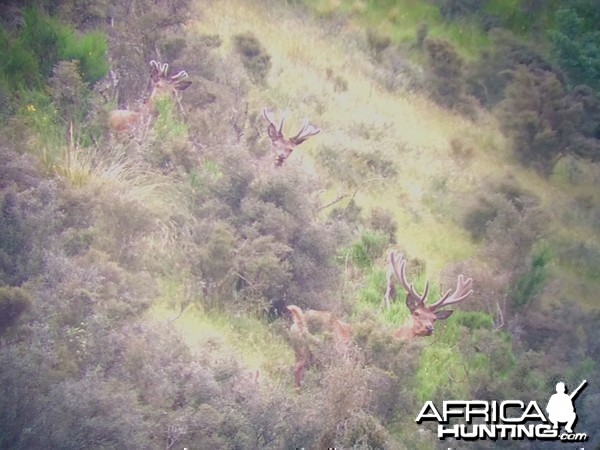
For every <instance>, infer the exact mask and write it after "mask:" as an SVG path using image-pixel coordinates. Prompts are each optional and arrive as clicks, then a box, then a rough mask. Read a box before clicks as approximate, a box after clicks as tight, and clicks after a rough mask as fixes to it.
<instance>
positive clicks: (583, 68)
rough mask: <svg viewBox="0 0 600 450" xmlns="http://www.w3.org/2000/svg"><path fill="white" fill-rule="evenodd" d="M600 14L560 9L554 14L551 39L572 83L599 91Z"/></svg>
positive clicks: (573, 9)
mask: <svg viewBox="0 0 600 450" xmlns="http://www.w3.org/2000/svg"><path fill="white" fill-rule="evenodd" d="M599 19H600V14H599V13H596V14H593V13H592V14H589V11H585V13H580V12H578V11H577V10H576V9H575V8H561V9H559V10H557V11H556V12H555V14H554V27H553V29H552V30H550V32H549V34H550V40H551V42H552V44H553V45H554V52H555V54H556V57H557V59H558V61H559V63H560V65H561V67H562V68H563V69H564V70H565V72H567V74H568V75H569V78H570V80H571V81H572V82H573V84H587V85H589V86H592V87H593V88H595V89H596V90H598V89H600V81H599V80H600V31H598V29H597V23H598V20H599Z"/></svg>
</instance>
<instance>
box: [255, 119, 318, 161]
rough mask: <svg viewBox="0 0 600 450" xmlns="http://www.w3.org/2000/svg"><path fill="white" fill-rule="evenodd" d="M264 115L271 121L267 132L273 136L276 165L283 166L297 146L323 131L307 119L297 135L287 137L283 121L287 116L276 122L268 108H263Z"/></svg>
mask: <svg viewBox="0 0 600 450" xmlns="http://www.w3.org/2000/svg"><path fill="white" fill-rule="evenodd" d="M262 115H263V117H264V118H265V120H266V121H267V122H268V123H269V125H268V127H267V133H268V135H269V138H271V143H272V144H273V148H274V150H275V167H281V166H283V163H285V161H286V160H287V159H288V158H289V156H290V155H291V154H292V152H293V151H294V150H295V149H296V147H298V146H299V145H300V144H302V143H303V142H305V141H306V140H307V139H308V138H310V137H312V136H315V135H317V134H319V133H320V132H321V129H320V128H318V127H315V126H314V125H311V124H309V123H308V120H306V119H305V120H304V123H303V124H302V127H301V128H300V131H298V133H297V134H296V135H295V136H293V137H291V138H289V139H286V138H285V137H284V136H283V122H284V120H285V118H284V117H283V116H282V117H281V120H280V121H279V124H276V123H275V116H274V114H273V113H272V112H271V111H269V110H268V109H267V108H263V110H262Z"/></svg>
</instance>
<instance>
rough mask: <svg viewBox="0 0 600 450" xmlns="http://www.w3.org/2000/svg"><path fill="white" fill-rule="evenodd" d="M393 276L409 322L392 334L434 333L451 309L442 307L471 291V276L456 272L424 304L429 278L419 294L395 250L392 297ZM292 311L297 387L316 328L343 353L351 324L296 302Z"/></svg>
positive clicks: (390, 272)
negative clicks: (401, 292)
mask: <svg viewBox="0 0 600 450" xmlns="http://www.w3.org/2000/svg"><path fill="white" fill-rule="evenodd" d="M394 275H395V277H396V278H397V279H398V281H399V282H400V283H401V284H402V286H403V287H404V289H405V290H406V292H407V296H406V306H407V307H408V309H409V311H410V314H411V318H410V320H409V322H408V323H407V324H406V325H404V326H402V327H400V328H399V329H398V330H397V331H396V332H395V333H394V338H396V339H400V340H410V339H414V338H417V337H422V336H430V335H431V333H433V329H434V323H435V322H436V321H437V320H444V319H447V318H448V317H450V315H451V314H452V313H453V311H452V310H448V309H442V308H445V307H447V306H450V305H455V304H457V303H459V302H462V301H464V300H466V299H467V297H469V295H471V293H472V292H473V289H471V286H472V283H473V279H472V278H465V277H464V276H463V275H462V274H461V275H459V276H458V281H457V284H456V288H455V289H448V291H446V293H445V294H444V295H442V297H441V298H440V299H439V300H437V301H436V302H434V303H433V304H431V305H426V304H425V300H426V299H427V294H428V293H429V282H427V283H426V285H425V289H424V291H423V294H419V293H418V292H417V291H416V289H415V288H414V286H413V285H412V284H411V283H409V282H408V281H407V279H406V259H405V258H404V257H403V256H402V255H398V254H397V253H396V252H391V253H390V255H389V270H388V287H387V291H386V297H387V298H388V300H391V297H393V296H394V294H393V291H394V287H393V281H392V278H393V276H394ZM287 308H288V310H289V311H290V312H291V313H292V319H293V324H292V326H291V328H290V336H291V340H292V346H293V348H294V355H295V358H296V363H295V367H294V380H295V386H296V388H299V387H300V385H301V384H302V380H303V378H304V372H305V371H306V369H308V368H309V367H310V366H311V365H313V364H314V360H315V356H314V352H313V349H314V348H317V347H318V345H315V335H316V333H318V332H323V331H324V332H326V333H328V334H330V335H331V337H332V343H333V345H334V346H335V349H336V350H337V352H338V353H343V352H344V351H345V349H347V347H348V344H349V343H350V337H351V333H352V330H351V327H350V325H348V324H347V323H345V322H342V321H341V320H339V319H338V318H337V317H335V316H334V315H333V314H332V313H331V312H329V311H315V310H307V311H302V309H300V308H299V307H298V306H295V305H290V306H288V307H287Z"/></svg>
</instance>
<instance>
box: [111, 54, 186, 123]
mask: <svg viewBox="0 0 600 450" xmlns="http://www.w3.org/2000/svg"><path fill="white" fill-rule="evenodd" d="M168 71H169V65H168V64H167V63H160V62H158V61H155V60H152V61H150V83H151V84H152V91H151V92H150V96H149V97H148V100H146V102H145V103H144V104H143V105H142V106H141V107H140V108H139V109H138V110H131V109H116V110H114V111H111V112H110V114H109V115H108V126H109V127H110V129H111V130H112V131H114V132H116V133H122V132H125V131H131V130H133V129H135V128H136V127H137V126H138V125H139V124H141V123H142V122H143V121H144V120H145V118H147V117H150V116H151V115H152V114H154V113H155V112H156V108H155V102H156V100H157V99H158V98H160V97H162V96H165V95H176V93H177V91H183V90H184V89H187V88H188V87H189V86H190V84H192V82H191V81H187V80H186V78H187V77H188V74H187V72H186V71H185V70H180V71H179V72H177V73H176V74H175V75H168Z"/></svg>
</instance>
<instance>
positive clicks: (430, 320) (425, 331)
mask: <svg viewBox="0 0 600 450" xmlns="http://www.w3.org/2000/svg"><path fill="white" fill-rule="evenodd" d="M389 263H390V265H391V269H392V272H393V273H394V275H395V276H396V278H397V279H398V281H399V282H400V283H401V284H402V286H403V287H404V289H405V290H406V292H407V296H406V306H407V307H408V309H409V311H410V314H411V319H410V321H409V322H408V323H407V324H406V325H404V326H402V327H401V328H399V329H398V330H397V331H396V332H395V333H394V337H395V338H397V339H401V340H409V339H413V338H415V337H418V336H429V335H431V333H433V328H434V323H435V321H436V320H444V319H447V318H448V317H450V315H451V314H452V313H453V311H452V310H448V309H442V308H445V307H447V306H450V305H455V304H457V303H460V302H462V301H464V300H466V299H467V297H469V295H471V293H472V292H473V289H471V286H472V283H473V279H472V278H466V279H465V277H464V276H463V275H462V274H460V275H459V276H458V281H457V283H456V289H454V290H452V289H448V291H446V293H445V294H444V295H442V297H441V298H440V299H439V300H437V301H436V302H434V303H432V304H430V305H425V300H426V298H427V294H428V293H429V282H427V283H426V284H425V289H424V290H423V294H419V293H418V292H417V291H416V290H415V288H414V286H413V285H412V283H409V282H408V281H407V280H406V259H405V258H404V256H402V255H398V254H397V253H396V252H390V260H389Z"/></svg>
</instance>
